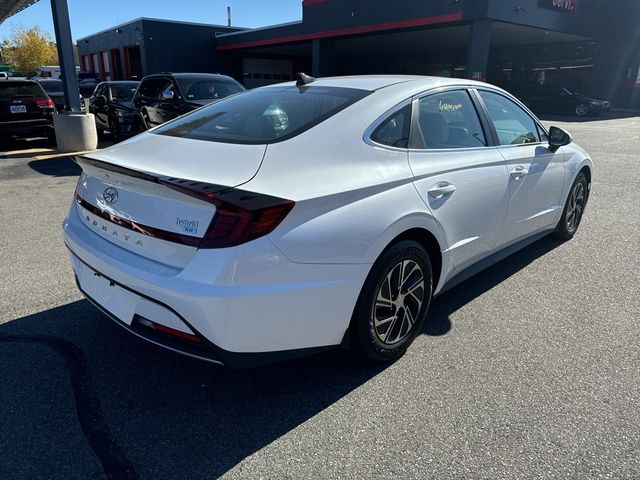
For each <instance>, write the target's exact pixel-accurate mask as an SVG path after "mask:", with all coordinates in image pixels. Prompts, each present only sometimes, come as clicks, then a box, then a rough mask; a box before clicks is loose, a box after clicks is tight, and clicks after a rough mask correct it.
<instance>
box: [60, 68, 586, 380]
mask: <svg viewBox="0 0 640 480" xmlns="http://www.w3.org/2000/svg"><path fill="white" fill-rule="evenodd" d="M76 161H77V162H78V164H79V165H80V166H81V167H82V170H83V172H82V175H81V176H80V179H79V181H78V185H77V189H76V192H75V198H74V201H73V203H72V205H71V209H70V211H69V215H68V218H67V219H65V221H64V225H63V227H64V234H65V242H66V245H67V247H68V248H69V250H70V253H71V261H72V264H73V269H74V271H75V275H76V280H77V284H78V287H79V288H80V290H81V291H82V293H83V294H84V295H85V296H86V297H87V298H88V299H89V300H90V301H91V302H93V303H94V304H95V305H96V307H98V308H99V309H100V310H102V311H103V312H104V313H105V314H107V315H108V316H110V317H111V318H112V319H114V320H115V321H116V322H117V323H118V324H119V325H121V326H122V327H124V328H126V329H127V330H129V331H131V332H132V333H134V334H136V335H138V336H140V337H142V338H144V339H146V340H149V341H151V342H153V343H156V344H158V345H161V346H163V347H166V348H169V349H171V350H174V351H177V352H180V353H183V354H186V355H190V356H193V357H197V358H200V359H204V360H208V361H211V362H215V363H224V364H226V365H230V366H232V367H246V366H251V365H255V364H258V363H264V362H269V361H275V360H281V359H286V358H292V357H295V356H299V355H301V354H305V353H310V352H314V351H319V350H322V349H327V348H333V347H336V346H340V345H342V346H349V347H352V348H354V349H356V350H358V351H359V352H360V353H361V354H363V355H364V356H365V357H367V358H369V359H372V360H375V361H388V360H393V359H395V358H397V357H399V356H400V355H402V354H403V353H404V351H405V350H406V349H407V347H408V346H409V344H410V343H411V342H412V341H413V339H414V338H415V337H416V336H417V335H418V334H419V333H420V331H421V329H422V328H423V325H424V323H425V321H428V320H427V317H428V310H429V304H430V301H431V299H432V297H433V296H434V295H437V294H439V293H441V292H443V291H444V290H445V289H447V288H450V287H451V286H452V285H454V284H456V283H458V282H460V281H461V280H463V279H465V278H468V277H469V276H470V275H471V274H473V273H475V272H477V271H478V270H480V269H481V268H484V267H486V266H488V265H490V264H492V263H494V262H496V261H498V260H500V259H502V258H504V257H505V256H507V255H509V254H511V253H513V252H514V251H515V250H517V249H519V248H522V247H523V246H525V245H527V244H529V243H531V242H533V241H535V240H537V239H539V238H540V237H541V236H543V235H547V234H549V233H552V232H554V233H555V234H557V235H559V236H561V237H563V238H571V237H572V236H573V235H574V233H575V232H576V230H577V228H578V226H579V224H580V219H581V217H582V214H583V212H584V209H585V206H586V204H587V199H588V197H589V191H590V187H591V175H592V169H593V168H592V163H591V160H590V159H589V158H588V156H587V154H586V153H585V152H584V151H583V150H582V149H581V148H580V147H578V146H577V145H575V144H573V143H572V139H571V137H570V135H569V134H568V133H567V132H565V131H563V130H561V129H559V128H554V127H552V128H551V129H550V130H549V131H547V129H546V128H545V127H544V126H543V125H542V123H540V121H539V120H538V119H537V118H536V117H535V116H534V115H533V114H532V113H531V112H530V111H529V110H527V109H526V107H524V106H523V105H522V104H521V103H520V102H518V100H516V99H515V98H514V97H512V96H511V95H509V94H508V93H507V92H505V91H503V90H500V89H498V88H496V87H493V86H490V85H487V84H484V83H479V82H473V81H467V80H459V79H445V78H434V77H409V76H361V77H342V78H339V77H337V78H326V79H314V78H313V77H308V76H305V75H303V74H301V75H299V79H298V82H296V83H294V82H290V83H284V84H279V85H274V86H268V87H263V88H259V89H256V90H252V91H248V92H245V93H241V94H238V95H235V96H232V97H228V98H226V99H223V100H221V101H219V102H217V103H215V104H212V105H209V106H206V107H203V108H201V109H199V110H196V111H194V112H192V113H190V114H187V115H185V116H183V117H180V118H178V119H176V120H174V121H171V122H169V123H167V124H165V125H162V126H160V127H157V128H155V129H153V130H151V131H149V132H146V133H143V134H141V135H138V136H137V137H134V138H132V139H130V140H128V141H126V142H123V143H120V144H117V145H114V146H113V147H110V148H107V149H105V150H101V151H98V152H94V153H91V154H87V155H84V156H79V157H77V158H76Z"/></svg>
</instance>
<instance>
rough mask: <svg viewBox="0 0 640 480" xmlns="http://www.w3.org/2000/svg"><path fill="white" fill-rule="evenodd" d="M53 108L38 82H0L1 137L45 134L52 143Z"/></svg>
mask: <svg viewBox="0 0 640 480" xmlns="http://www.w3.org/2000/svg"><path fill="white" fill-rule="evenodd" d="M55 113H56V107H55V105H54V103H53V100H51V99H50V98H49V96H48V95H47V93H46V92H45V91H44V90H43V88H42V87H41V86H40V84H39V83H38V82H34V81H33V80H3V81H2V82H0V138H1V139H11V138H26V137H40V136H42V137H47V138H48V139H49V141H50V142H51V143H54V142H55V132H54V130H53V115H54V114H55Z"/></svg>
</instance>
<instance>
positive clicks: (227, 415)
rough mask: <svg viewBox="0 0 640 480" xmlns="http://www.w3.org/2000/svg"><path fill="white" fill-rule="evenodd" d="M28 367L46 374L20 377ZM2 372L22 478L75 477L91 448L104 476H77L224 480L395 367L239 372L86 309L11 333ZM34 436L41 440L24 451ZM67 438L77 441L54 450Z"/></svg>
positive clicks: (6, 425) (282, 367)
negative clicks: (81, 447)
mask: <svg viewBox="0 0 640 480" xmlns="http://www.w3.org/2000/svg"><path fill="white" fill-rule="evenodd" d="M23 363H24V364H25V365H34V366H36V367H35V368H32V369H30V370H29V375H28V378H24V377H23V378H12V375H13V374H12V372H14V371H15V372H24V370H25V368H21V367H20V365H21V364H23ZM9 364H11V365H12V367H11V368H8V365H9ZM0 365H3V366H0V376H2V380H1V381H2V382H3V385H4V386H3V389H5V388H8V387H9V386H11V391H5V392H4V394H3V395H1V396H0V398H2V407H1V408H2V410H3V411H4V413H3V418H4V419H5V421H3V422H0V438H4V439H12V441H11V442H7V445H4V446H3V448H2V452H0V457H3V458H2V459H1V461H0V464H1V465H3V470H4V471H5V472H8V471H10V472H13V475H12V476H11V478H16V479H21V478H25V479H26V478H64V475H63V474H62V473H60V472H63V471H64V469H65V468H69V464H71V465H73V462H74V459H75V456H74V455H75V452H74V445H76V444H78V443H79V442H81V443H82V442H85V444H88V445H89V447H90V448H91V450H93V453H94V454H95V457H96V458H97V461H98V462H99V463H96V465H98V466H100V465H101V469H102V470H103V472H100V471H91V470H87V471H75V477H74V478H96V476H101V475H106V477H107V478H110V479H116V478H117V479H121V480H122V479H136V478H156V479H159V478H189V479H198V478H203V479H204V478H206V479H210V478H217V477H218V476H220V475H222V474H223V473H225V472H226V471H228V470H229V469H231V468H232V467H234V466H236V465H237V464H238V463H240V462H241V461H242V460H243V459H245V458H247V457H248V456H249V455H251V454H252V453H254V452H256V451H257V450H259V449H261V448H262V447H264V446H266V445H268V444H270V443H272V442H273V441H275V440H276V439H278V438H279V437H281V436H282V435H284V434H286V433H287V432H289V431H291V430H293V429H294V428H296V427H297V426H299V425H300V424H302V423H303V422H305V421H307V420H309V419H310V418H312V417H314V416H315V415H317V414H318V413H319V412H321V411H322V410H324V409H325V408H327V407H328V406H330V405H332V404H334V403H335V402H337V401H338V400H339V399H340V398H342V397H343V396H345V395H346V394H348V393H349V392H351V391H353V390H354V389H356V388H358V387H359V386H361V385H362V384H364V383H366V382H367V381H369V380H370V379H371V378H373V377H375V376H376V375H377V374H379V373H380V372H381V371H382V370H384V369H385V368H387V367H388V365H386V366H383V365H370V364H367V363H365V362H363V361H360V360H357V359H354V358H352V357H351V356H350V355H349V354H347V353H345V352H341V351H334V352H328V353H324V354H319V355H315V356H311V357H308V358H304V359H300V360H297V361H291V362H287V363H283V364H277V365H272V366H265V367H261V368H255V369H251V370H241V371H233V370H230V369H227V368H223V367H219V366H215V365H211V364H208V363H204V362H201V361H197V360H192V359H189V358H187V357H183V356H181V355H176V354H172V353H170V352H167V351H165V350H163V349H161V348H158V347H156V346H154V345H151V344H147V343H146V342H144V341H143V340H140V339H138V338H137V337H135V336H132V335H131V334H129V333H127V332H125V331H124V330H123V329H121V328H120V327H119V326H117V325H116V324H114V323H113V322H112V321H111V320H109V319H107V318H106V317H104V316H103V315H102V314H101V313H99V312H98V311H97V310H96V309H95V308H94V307H93V306H91V305H90V304H89V303H88V302H87V301H84V300H82V301H77V302H74V303H70V304H68V305H64V306H61V307H57V308H53V309H50V310H47V311H44V312H41V313H37V314H34V315H29V316H26V317H23V318H20V319H17V320H14V321H11V322H8V323H6V324H4V325H0ZM16 375H21V374H20V373H16ZM34 390H35V391H34ZM57 398H68V401H67V404H65V405H60V404H57V405H54V401H53V399H57ZM69 412H71V413H73V415H70V414H69ZM65 413H66V414H65ZM7 418H10V421H6V419H7ZM43 418H45V419H47V420H46V421H44V422H43V421H42V419H43ZM78 427H79V428H78ZM25 429H27V431H32V432H39V433H38V434H37V435H34V436H33V437H27V438H28V443H26V444H21V443H20V441H18V440H17V439H20V438H24V435H22V434H21V432H23V431H25ZM60 430H62V431H64V432H77V433H76V435H75V437H74V435H73V433H69V434H68V436H67V437H64V438H63V439H62V440H60V439H59V438H58V441H61V442H63V443H68V445H62V446H61V445H58V447H57V448H55V449H52V448H51V446H50V445H49V444H48V443H47V441H48V442H51V438H57V432H59V431H60ZM42 432H49V433H48V434H46V435H44V434H43V433H42ZM80 435H83V437H84V439H83V438H80ZM41 437H43V438H46V439H48V440H44V439H43V440H42V441H41V442H39V441H38V438H41ZM0 443H2V442H0ZM75 450H77V448H76V449H75ZM60 452H67V453H66V454H65V453H63V454H61V453H60ZM65 455H67V456H68V458H64V457H65ZM76 468H77V469H78V470H81V469H82V468H86V466H83V465H80V464H77V466H76Z"/></svg>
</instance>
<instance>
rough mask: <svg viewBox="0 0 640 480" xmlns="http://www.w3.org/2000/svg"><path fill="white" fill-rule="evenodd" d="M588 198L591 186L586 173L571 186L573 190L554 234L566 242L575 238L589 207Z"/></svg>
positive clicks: (578, 177) (570, 191) (580, 175)
mask: <svg viewBox="0 0 640 480" xmlns="http://www.w3.org/2000/svg"><path fill="white" fill-rule="evenodd" d="M588 198H589V184H588V182H587V177H586V176H585V174H584V173H582V172H580V173H579V174H578V176H577V177H576V179H575V181H574V182H573V185H571V190H569V196H568V197H567V201H566V203H565V206H564V210H563V212H562V217H560V221H559V222H558V225H557V226H556V230H555V232H554V233H555V235H556V236H558V237H560V238H564V239H566V240H569V239H570V238H573V236H574V235H575V234H576V232H577V231H578V227H579V226H580V222H581V221H582V215H583V214H584V209H585V207H586V206H587V200H588Z"/></svg>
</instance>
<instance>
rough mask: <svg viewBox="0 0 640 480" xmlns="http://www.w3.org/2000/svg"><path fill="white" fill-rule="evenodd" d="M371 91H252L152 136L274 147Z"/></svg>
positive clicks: (226, 99) (189, 115) (224, 101)
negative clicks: (273, 144)
mask: <svg viewBox="0 0 640 480" xmlns="http://www.w3.org/2000/svg"><path fill="white" fill-rule="evenodd" d="M370 93H371V92H369V91H367V90H360V89H352V88H339V87H321V86H311V87H305V88H298V87H295V86H287V87H269V88H262V89H257V90H250V91H247V92H244V93H241V94H238V95H233V96H230V97H227V98H224V99H222V100H220V101H218V102H215V103H212V104H210V105H208V106H206V107H204V108H201V109H198V110H196V111H194V112H192V113H189V114H187V115H184V116H182V117H180V118H178V119H176V120H174V121H171V122H169V123H166V124H164V125H162V126H160V127H158V128H156V129H155V130H154V131H153V133H155V134H160V135H169V136H172V137H181V138H191V139H196V140H208V141H212V142H224V143H242V144H264V143H274V142H278V141H282V140H286V139H288V138H291V137H293V136H295V135H299V134H300V133H302V132H304V131H305V130H308V129H309V128H311V127H313V126H315V125H317V124H319V123H320V122H323V121H324V120H326V119H328V118H329V117H331V116H333V115H335V114H336V113H338V112H340V111H341V110H343V109H345V108H347V107H348V106H350V105H352V104H353V103H355V102H357V101H358V100H360V99H362V98H364V97H366V96H367V95H369V94H370Z"/></svg>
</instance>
